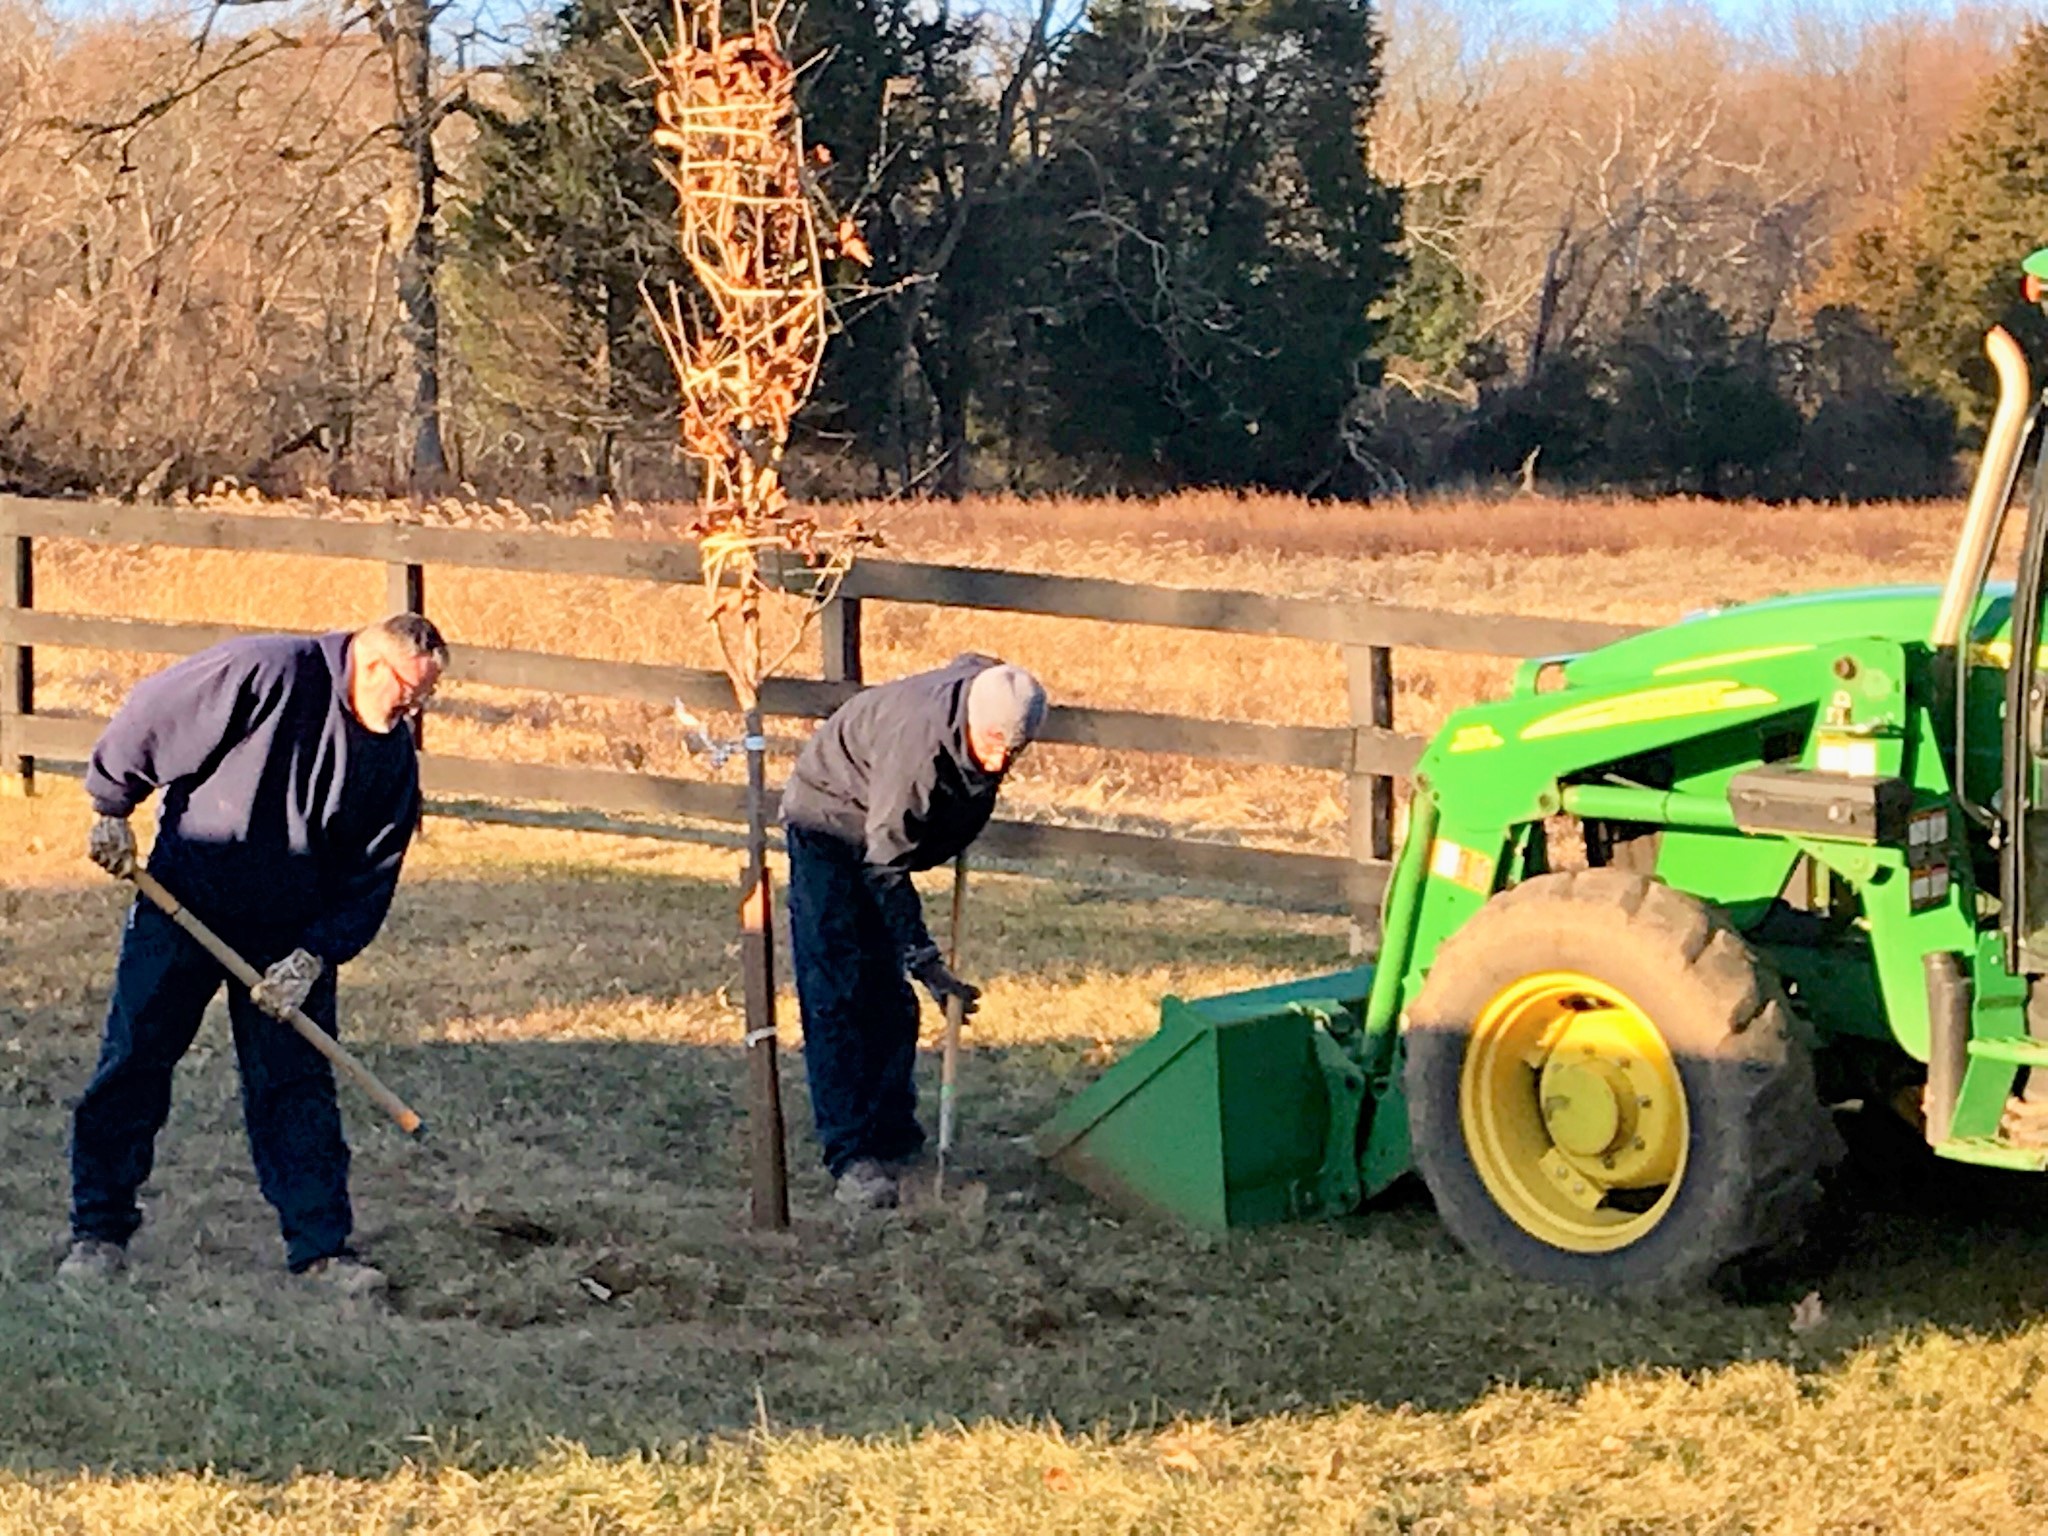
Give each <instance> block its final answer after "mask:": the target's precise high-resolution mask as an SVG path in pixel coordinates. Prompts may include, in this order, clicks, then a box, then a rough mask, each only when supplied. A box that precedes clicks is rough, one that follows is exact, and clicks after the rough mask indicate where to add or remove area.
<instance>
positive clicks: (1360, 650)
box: [1344, 645, 1394, 954]
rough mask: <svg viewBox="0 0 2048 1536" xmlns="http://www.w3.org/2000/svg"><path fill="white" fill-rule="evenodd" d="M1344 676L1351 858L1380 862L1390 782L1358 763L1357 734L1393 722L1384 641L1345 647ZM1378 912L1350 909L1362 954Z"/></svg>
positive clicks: (1388, 834)
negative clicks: (1347, 712)
mask: <svg viewBox="0 0 2048 1536" xmlns="http://www.w3.org/2000/svg"><path fill="white" fill-rule="evenodd" d="M1344 681H1345V685H1346V689H1347V691H1348V693H1349V695H1350V704H1351V732H1352V735H1351V756H1352V762H1351V770H1350V773H1349V775H1348V776H1347V778H1346V780H1345V788H1346V789H1347V791H1348V799H1349V812H1350V814H1349V817H1348V822H1347V831H1348V832H1349V835H1350V845H1351V846H1350V853H1351V857H1352V858H1354V859H1357V860H1358V861H1359V862H1361V863H1364V862H1366V861H1368V860H1370V861H1373V862H1379V863H1384V862H1385V861H1387V860H1388V859H1391V858H1392V857H1393V856H1394V781H1393V779H1392V778H1390V777H1389V776H1388V775H1386V774H1384V773H1372V772H1368V771H1366V770H1365V769H1364V768H1362V767H1361V766H1360V765H1359V762H1358V755H1359V753H1358V743H1359V733H1360V732H1361V731H1364V730H1379V731H1385V730H1391V729H1392V728H1393V724H1394V653H1393V651H1391V650H1390V649H1388V648H1387V647H1386V646H1384V645H1347V646H1345V647H1344ZM1378 928H1379V913H1378V912H1377V911H1374V910H1370V909H1360V908H1354V909H1353V911H1352V914H1351V948H1352V952H1353V953H1354V954H1359V953H1363V952H1364V951H1365V950H1366V949H1367V948H1369V947H1371V946H1372V945H1374V944H1376V943H1377V942H1378V938H1379V935H1378V931H1377V930H1378Z"/></svg>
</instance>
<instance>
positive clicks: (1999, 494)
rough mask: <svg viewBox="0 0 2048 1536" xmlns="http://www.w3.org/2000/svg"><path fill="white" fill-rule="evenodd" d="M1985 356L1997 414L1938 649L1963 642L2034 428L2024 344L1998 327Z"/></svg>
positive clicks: (1959, 546)
mask: <svg viewBox="0 0 2048 1536" xmlns="http://www.w3.org/2000/svg"><path fill="white" fill-rule="evenodd" d="M1984 355H1985V356H1986V357H1988V358H1990V359H1991V367H1992V369H1993V371H1994V372H1996V373H1997V375H1998V410H1997V412H1996V414H1994V415H1993V416H1992V418H1991V430H1990V431H1989V432H1987V433H1986V434H1985V435H1984V457H1983V458H1982V459H1981V460H1979V462H1978V464H1977V478H1976V481H1975V483H1973V484H1972V485H1971V487H1970V504H1969V508H1968V510H1967V511H1966V512H1964V514H1963V535H1962V537H1961V538H1960V539H1959V540H1958V541H1957V542H1956V557H1955V561H1954V563H1953V564H1952V565H1950V567H1949V572H1948V582H1947V584H1946V585H1944V586H1943V588H1942V590H1941V606H1940V608H1939V609H1937V610H1936V611H1935V615H1934V632H1933V634H1932V635H1931V636H1930V637H1929V644H1931V645H1932V646H1934V647H1935V648H1936V649H1937V650H1939V649H1942V648H1945V647H1948V646H1955V645H1960V644H1961V643H1962V640H1963V631H1964V630H1965V629H1966V628H1967V627H1968V625H1969V622H1970V609H1971V607H1972V606H1973V605H1974V603H1975V601H1976V597H1977V593H1978V591H1979V589H1980V588H1981V587H1982V586H1983V584H1984V575H1985V572H1986V571H1988V570H1989V569H1990V567H1991V557H1992V552H1993V551H1994V550H1995V549H1996V548H1997V547H1998V535H1999V532H2000V530H2001V529H2002V528H2003V527H2004V525H2005V509H2006V505H2007V504H2008V503H2009V502H2010V501H2011V500H2012V488H2013V484H2014V482H2015V481H2016V480H2017V479H2018V478H2019V471H2020V450H2021V449H2022V448H2023V447H2024V446H2025V445H2026V440H2027V431H2028V428H2030V427H2031V426H2032V425H2033V417H2032V414H2031V411H2032V407H2033V393H2034V386H2033V380H2032V378H2031V376H2030V375H2029V374H2028V372H2027V358H2026V354H2025V353H2024V352H2022V351H2021V350H2020V344H2019V343H2018V342H2016V341H2014V340H2013V339H2012V333H2011V332H2009V331H2008V330H2006V328H2005V327H2004V326H2002V325H1994V326H1993V327H1992V328H1991V330H1990V332H1989V333H1988V334H1987V335H1986V336H1985V338H1984Z"/></svg>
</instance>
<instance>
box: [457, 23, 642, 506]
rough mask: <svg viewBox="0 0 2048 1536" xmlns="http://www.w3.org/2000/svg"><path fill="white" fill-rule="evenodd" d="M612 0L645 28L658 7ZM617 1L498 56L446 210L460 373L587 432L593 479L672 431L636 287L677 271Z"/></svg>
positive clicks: (609, 479)
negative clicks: (467, 167)
mask: <svg viewBox="0 0 2048 1536" xmlns="http://www.w3.org/2000/svg"><path fill="white" fill-rule="evenodd" d="M625 13H626V15H627V16H629V17H630V19H631V20H632V21H633V22H634V23H635V24H636V25H638V26H640V27H641V28H643V30H644V32H645V33H646V35H649V36H652V35H653V34H654V32H655V29H656V27H657V26H658V25H659V24H660V23H661V22H662V21H663V20H664V19H665V17H666V14H667V11H666V7H665V6H659V5H656V4H653V3H650V0H635V3H633V4H630V5H628V6H627V7H626V8H625ZM620 16H621V12H620V9H619V8H618V7H617V6H615V5H612V4H609V3H607V4H604V5H591V4H586V3H582V0H577V3H573V4H570V5H567V6H565V7H563V9H561V10H560V11H558V12H557V13H556V15H555V17H554V18H553V21H552V23H551V25H550V27H549V28H548V30H547V31H546V33H545V34H544V35H543V38H542V40H541V42H540V43H539V44H538V45H537V46H536V47H535V48H534V49H532V50H531V51H530V52H529V53H528V54H527V55H526V56H525V57H524V58H522V59H521V60H519V61H518V62H517V63H515V64H514V65H513V66H512V67H511V68H510V69H509V70H508V71H507V72H506V84H507V86H508V88H509V91H510V97H511V99H510V101H509V102H508V103H506V104H503V105H501V106H497V107H495V108H492V109H480V110H479V112H478V126H479V136H478V141H477V147H476V176H475V182H476V191H475V193H474V194H473V196H472V197H471V198H470V199H469V201H468V202H467V204H466V206H465V207H464V208H463V209H462V211H461V214H460V217H459V219H458V221H457V226H456V227H457V233H458V237H459V239H460V242H461V246H462V249H463V251H464V253H465V255H466V257H467V266H468V270H467V272H466V274H465V276H466V280H465V283H464V293H465V297H466V299H467V304H466V306H465V307H466V310H467V312H468V315H469V320H470V324H469V326H468V329H469V332H470V335H469V338H468V339H469V345H468V346H467V347H466V348H465V352H466V354H467V356H468V357H469V360H470V368H471V371H472V373H473V374H474V375H476V376H477V380H478V382H479V383H480V384H481V385H482V387H483V389H484V391H485V392H486V393H487V394H488V395H490V396H491V397H492V398H494V399H496V400H498V401H499V402H501V403H502V404H503V406H504V407H505V408H507V409H508V410H509V411H510V413H511V414H512V415H513V417H514V418H515V419H519V420H523V421H526V422H529V423H531V424H532V425H533V426H534V427H535V428H536V429H537V430H538V431H539V432H541V433H543V434H560V433H561V432H562V431H563V430H564V429H567V431H568V432H570V433H571V434H573V435H576V436H580V437H583V438H585V439H586V440H587V442H588V444H589V452H590V459H591V468H592V475H593V478H594V480H595V482H596V483H595V485H593V486H592V487H591V488H592V489H595V490H602V491H611V490H613V489H615V484H614V481H615V475H616V470H617V449H618V446H619V444H620V442H621V440H622V439H633V438H639V439H648V440H655V441H666V440H672V439H673V436H674V430H675V428H674V421H675V410H676V406H675V386H674V383H673V380H672V378H671V375H670V371H669V366H668V362H667V359H666V358H665V357H664V356H663V355H662V352H661V348H660V345H659V342H658V340H657V338H656V335H655V332H654V328H653V325H652V324H651V322H650V321H649V318H648V315H647V312H646V305H645V302H644V300H643V299H642V297H641V294H642V290H643V287H644V288H645V290H646V291H647V292H648V293H649V294H651V295H654V296H655V297H657V298H659V297H661V296H662V295H665V294H666V292H667V291H668V285H669V283H670V282H671V281H675V282H681V281H682V280H683V271H682V264H681V259H680V257H679V255H678V253H677V249H676V236H675V225H674V208H675V194H674V193H673V192H672V191H671V190H670V189H669V188H668V186H667V185H666V184H665V183H664V182H663V181H662V179H661V175H660V173H659V171H658V169H657V167H656V162H655V159H654V155H653V152H652V149H651V148H650V144H649V135H650V134H651V132H652V131H653V127H654V104H653V101H652V99H651V97H650V96H649V95H648V93H647V90H646V88H645V87H644V84H643V83H642V82H643V78H644V76H645V75H646V72H647V71H646V65H645V63H644V61H643V60H642V59H641V57H640V54H639V51H638V49H637V48H636V47H635V45H634V43H633V41H632V37H631V35H630V34H629V33H628V31H627V30H626V28H625V26H624V25H622V23H621V20H620ZM543 315H548V316H550V317H552V318H553V319H554V322H555V323H554V325H553V326H549V325H547V324H545V323H543V322H542V316H543ZM551 332H552V334H551ZM550 343H552V344H550ZM564 375H566V377H564Z"/></svg>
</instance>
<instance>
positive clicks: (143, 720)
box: [85, 633, 420, 966]
mask: <svg viewBox="0 0 2048 1536" xmlns="http://www.w3.org/2000/svg"><path fill="white" fill-rule="evenodd" d="M349 645H350V636H349V635H348V634H346V633H337V634H330V635H321V636H318V637H317V638H313V639H300V638H298V637H296V636H289V635H260V636H251V637H249V638H247V639H241V640H229V641H227V642H225V643H223V644H221V645H216V646H214V647H212V648H211V649H209V650H204V651H201V652H199V653H198V654H197V655H195V656H188V657H187V658H186V659H185V660H183V661H181V662H179V663H178V664H177V665H176V666H174V667H171V668H169V669H167V670H165V671H162V672H159V673H157V674H156V675H155V676H153V677H148V678H145V679H144V680H143V681H142V682H141V683H139V684H137V685H136V688H135V691H134V692H133V693H131V694H129V696H128V701H127V702H126V703H125V704H123V705H122V706H121V709H120V712H119V713H118V714H116V715H115V716H114V718H113V719H112V720H111V721H109V722H108V724H107V729H106V731H105V732H104V733H103V734H102V735H101V737H100V739H99V742H98V744H97V745H96V746H95V747H94V748H93V754H92V764H91V767H90V768H89V769H88V770H87V772H86V776H85V789H86V793H87V794H88V795H90V796H91V797H92V803H93V804H94V806H96V807H97V808H98V809H99V811H100V813H101V814H102V815H107V816H126V815H128V814H129V813H130V812H132V811H133V810H134V809H135V808H136V807H137V806H138V805H140V804H141V803H142V802H143V801H144V800H146V799H147V798H148V797H149V795H150V792H151V791H152V790H156V789H161V790H163V792H164V798H163V805H162V809H161V810H160V811H159V812H158V815H157V839H156V846H155V848H154V849H153V850H152V852H151V854H150V858H149V867H150V871H151V873H153V874H155V875H156V876H157V877H158V878H159V879H161V880H162V881H163V883H164V885H165V886H166V887H167V888H168V889H169V890H170V891H171V893H172V894H173V895H175V896H176V897H177V898H178V899H179V900H180V901H182V902H184V903H185V904H186V905H187V906H189V907H190V908H191V909H192V911H193V914H194V915H195V916H197V917H198V918H199V919H200V920H201V921H202V922H204V923H206V924H207V925H208V926H209V927H214V928H217V929H218V930H219V931H220V933H221V936H222V937H223V938H225V939H227V940H228V942H229V943H231V944H236V945H239V946H242V947H244V948H245V950H246V951H247V952H248V958H249V959H250V961H251V962H252V963H254V964H257V965H259V966H262V965H266V964H268V963H269V962H270V961H272V960H275V959H277V958H279V957H280V956H282V955H284V954H286V953H288V952H289V951H290V950H292V949H294V948H305V949H309V950H311V951H312V952H313V953H314V954H316V955H318V956H320V957H321V959H323V960H325V961H327V962H328V963H329V964H330V965H340V964H341V963H342V962H343V961H345V960H350V959H353V958H354V957H355V955H356V954H358V953H359V952H360V951H361V950H362V949H363V947H364V946H365V945H366V944H368V943H369V942H370V940H371V939H372V938H374V937H376V933H377V930H378V928H379V927H381V926H382V925H383V922H384V914H385V913H386V912H387V911H388V910H389V909H390V906H391V894H392V892H393V890H395V889H396V888H397V885H398V870H399V866H400V864H401V863H403V862H404V859H405V850H406V846H407V844H408V843H410V842H411V840H412V834H413V829H414V827H416V826H417V825H418V824H419V815H420V793H419V765H418V762H417V760H416V759H415V757H414V751H413V741H412V734H411V733H410V732H409V731H406V730H404V729H399V730H394V731H390V732H387V733H385V734H383V735H379V734H378V733H376V732H374V731H371V730H368V729H366V728H365V727H364V726H363V724H362V722H361V721H359V720H357V719H356V717H355V714H354V712H353V711H351V710H350V709H349V707H348V651H349Z"/></svg>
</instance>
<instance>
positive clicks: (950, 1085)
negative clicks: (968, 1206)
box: [932, 849, 967, 1195]
mask: <svg viewBox="0 0 2048 1536" xmlns="http://www.w3.org/2000/svg"><path fill="white" fill-rule="evenodd" d="M966 917H967V853H966V851H965V850H964V849H963V850H962V851H961V853H960V856H959V857H958V858H956V859H954V860H953V931H952V933H951V935H950V937H949V948H950V951H951V952H950V953H949V954H948V955H947V957H946V964H947V965H949V966H950V967H952V970H953V974H954V975H956V976H957V975H959V974H960V930H961V928H962V926H963V925H964V924H965V922H966ZM966 1017H967V1008H966V1005H965V1004H963V1003H962V1002H961V1001H960V999H959V998H957V997H949V998H947V999H946V1040H945V1046H944V1048H943V1050H942V1051H941V1052H940V1055H939V1156H938V1171H937V1172H936V1173H935V1174H934V1175H933V1177H932V1191H933V1193H934V1194H938V1195H944V1194H945V1192H946V1154H947V1153H948V1152H950V1151H952V1150H953V1117H954V1109H955V1105H956V1103H957V1100H958V1089H959V1082H960V1026H961V1024H962V1023H963V1022H965V1020H966Z"/></svg>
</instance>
